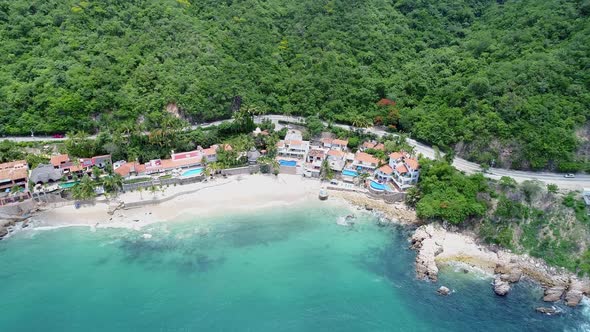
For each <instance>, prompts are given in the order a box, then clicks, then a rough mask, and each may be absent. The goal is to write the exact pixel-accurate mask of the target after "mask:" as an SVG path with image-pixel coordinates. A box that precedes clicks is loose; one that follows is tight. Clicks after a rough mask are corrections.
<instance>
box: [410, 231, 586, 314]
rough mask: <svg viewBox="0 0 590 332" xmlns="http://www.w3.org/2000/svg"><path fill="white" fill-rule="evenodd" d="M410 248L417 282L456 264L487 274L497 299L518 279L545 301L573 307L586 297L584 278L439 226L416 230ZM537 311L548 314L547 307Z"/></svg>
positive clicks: (436, 275) (435, 278)
mask: <svg viewBox="0 0 590 332" xmlns="http://www.w3.org/2000/svg"><path fill="white" fill-rule="evenodd" d="M411 248H412V249H414V250H416V251H417V254H416V276H417V277H418V278H420V279H427V280H431V281H437V279H438V272H439V267H440V266H441V265H444V264H450V263H454V262H459V263H463V264H466V265H468V266H472V267H474V268H478V269H481V270H483V271H485V272H486V273H488V274H489V275H490V276H491V277H492V279H493V282H492V289H493V291H494V292H495V293H496V294H497V295H499V296H505V295H507V294H508V293H509V292H510V289H511V286H512V284H514V283H517V282H519V281H520V280H521V279H522V278H528V279H530V280H533V281H535V282H537V283H539V285H540V286H541V287H542V288H543V289H544V295H545V296H544V297H543V300H544V301H545V302H557V301H564V303H565V304H566V305H568V306H572V307H574V306H577V305H578V304H579V303H580V302H581V301H582V299H583V297H584V296H588V295H590V280H589V279H588V278H578V277H577V276H576V275H574V274H572V273H569V272H566V271H564V270H561V269H556V268H554V267H549V266H548V265H547V264H546V263H545V262H544V261H542V260H541V259H536V258H532V257H529V256H526V255H517V254H513V253H510V252H508V251H505V250H501V249H497V250H490V249H489V248H488V247H486V246H482V245H479V244H478V243H476V241H475V238H474V237H473V236H470V235H466V234H461V233H455V232H450V231H447V230H445V229H444V228H443V227H442V226H441V225H436V224H428V225H422V226H420V227H418V228H417V229H416V231H415V232H414V234H413V236H412V238H411ZM537 309H539V310H538V311H539V312H544V313H549V312H546V311H547V310H549V308H543V307H541V308H537Z"/></svg>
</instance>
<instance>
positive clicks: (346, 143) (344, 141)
mask: <svg viewBox="0 0 590 332" xmlns="http://www.w3.org/2000/svg"><path fill="white" fill-rule="evenodd" d="M332 144H338V145H342V146H347V145H348V140H343V139H335V140H333V141H332Z"/></svg>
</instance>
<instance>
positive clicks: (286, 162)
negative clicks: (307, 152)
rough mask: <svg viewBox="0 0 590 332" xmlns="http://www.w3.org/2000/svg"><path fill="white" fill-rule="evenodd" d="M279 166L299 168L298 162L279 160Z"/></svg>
mask: <svg viewBox="0 0 590 332" xmlns="http://www.w3.org/2000/svg"><path fill="white" fill-rule="evenodd" d="M279 165H281V166H287V167H295V166H297V162H296V161H295V160H279Z"/></svg>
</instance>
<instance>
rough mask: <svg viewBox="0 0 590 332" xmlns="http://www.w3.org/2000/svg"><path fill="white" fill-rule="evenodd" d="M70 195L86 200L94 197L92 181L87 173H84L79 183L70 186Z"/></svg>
mask: <svg viewBox="0 0 590 332" xmlns="http://www.w3.org/2000/svg"><path fill="white" fill-rule="evenodd" d="M72 196H73V197H74V199H78V200H87V199H91V198H94V197H96V192H95V191H94V182H93V181H92V180H91V179H90V177H89V176H88V174H85V175H84V177H82V180H81V181H80V183H78V184H77V185H75V186H74V188H72Z"/></svg>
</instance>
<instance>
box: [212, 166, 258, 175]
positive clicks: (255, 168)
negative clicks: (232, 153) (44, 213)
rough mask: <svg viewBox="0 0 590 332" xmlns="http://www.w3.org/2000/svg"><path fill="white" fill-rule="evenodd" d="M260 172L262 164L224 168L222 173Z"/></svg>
mask: <svg viewBox="0 0 590 332" xmlns="http://www.w3.org/2000/svg"><path fill="white" fill-rule="evenodd" d="M258 172H260V165H250V166H245V167H237V168H227V169H222V170H221V174H222V175H238V174H255V173H258Z"/></svg>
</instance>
